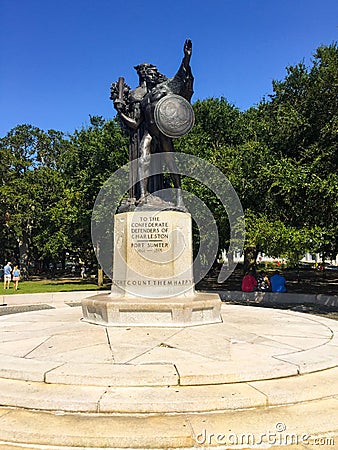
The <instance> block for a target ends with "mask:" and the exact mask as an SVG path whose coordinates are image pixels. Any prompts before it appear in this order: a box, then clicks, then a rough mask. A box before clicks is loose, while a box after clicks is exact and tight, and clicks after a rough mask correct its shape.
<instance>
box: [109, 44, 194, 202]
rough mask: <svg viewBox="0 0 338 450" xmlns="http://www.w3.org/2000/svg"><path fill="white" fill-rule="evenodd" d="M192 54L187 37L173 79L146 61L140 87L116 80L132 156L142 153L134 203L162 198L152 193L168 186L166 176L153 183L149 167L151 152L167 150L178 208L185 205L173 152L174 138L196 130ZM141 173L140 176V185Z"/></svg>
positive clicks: (165, 155) (115, 97) (133, 182)
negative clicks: (165, 182) (192, 129)
mask: <svg viewBox="0 0 338 450" xmlns="http://www.w3.org/2000/svg"><path fill="white" fill-rule="evenodd" d="M191 53H192V43H191V41H190V40H186V41H185V44H184V57H183V59H182V63H181V66H180V68H179V69H178V71H177V73H176V75H175V76H174V77H172V78H167V77H165V76H164V75H163V74H161V73H160V72H159V71H158V69H157V67H156V66H153V65H151V64H148V63H142V64H140V65H138V66H136V67H135V69H136V71H137V73H138V75H139V86H138V87H137V88H136V89H135V90H130V88H129V86H128V85H126V84H125V83H124V79H123V78H120V79H119V81H118V82H117V83H113V84H112V87H111V97H110V98H111V99H112V100H113V101H114V107H115V109H116V110H117V112H118V115H119V117H120V119H121V121H122V123H123V124H124V125H125V126H126V127H127V129H128V131H129V135H130V160H134V159H136V158H140V159H139V161H140V162H139V165H138V168H137V170H138V172H139V173H138V177H137V174H135V173H131V174H130V181H131V183H130V184H131V185H133V188H132V189H131V190H130V192H129V202H130V203H136V204H137V205H142V204H147V205H150V204H151V203H152V202H156V201H159V199H158V198H157V199H155V198H154V197H153V196H151V195H149V192H154V191H159V190H161V189H163V188H164V179H163V176H162V175H161V174H160V175H156V176H153V177H152V180H151V183H150V180H149V171H150V165H151V154H152V153H158V152H161V154H162V155H163V162H164V163H165V164H166V166H167V168H168V170H169V172H170V173H171V178H172V181H173V184H174V187H175V188H176V189H177V202H176V207H177V208H178V209H180V208H184V205H183V199H182V192H181V182H180V176H179V174H178V170H177V167H176V163H175V160H174V158H173V157H172V152H173V151H174V146H173V141H172V139H173V138H176V137H179V136H183V135H184V134H185V133H187V132H188V131H190V129H191V127H192V126H193V123H194V114H193V110H192V107H191V105H190V103H189V102H190V99H191V97H192V94H193V81H194V78H193V75H192V73H191V68H190V58H191ZM134 170H135V169H134ZM137 178H138V179H139V180H140V183H139V184H138V185H137V184H136V180H137ZM150 184H152V186H150Z"/></svg>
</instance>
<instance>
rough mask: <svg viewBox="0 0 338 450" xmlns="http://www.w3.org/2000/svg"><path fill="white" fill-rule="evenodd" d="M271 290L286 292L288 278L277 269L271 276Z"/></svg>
mask: <svg viewBox="0 0 338 450" xmlns="http://www.w3.org/2000/svg"><path fill="white" fill-rule="evenodd" d="M270 284H271V292H286V286H285V285H286V279H285V277H283V275H281V274H280V272H279V271H278V270H276V272H275V274H274V275H272V277H271V278H270Z"/></svg>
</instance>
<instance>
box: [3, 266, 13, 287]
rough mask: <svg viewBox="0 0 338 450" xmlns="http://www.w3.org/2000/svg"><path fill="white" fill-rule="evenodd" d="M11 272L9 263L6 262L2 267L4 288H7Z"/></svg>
mask: <svg viewBox="0 0 338 450" xmlns="http://www.w3.org/2000/svg"><path fill="white" fill-rule="evenodd" d="M11 273H12V267H11V263H10V262H8V263H7V264H6V265H5V267H4V289H9V286H10V284H11V278H12V277H11Z"/></svg>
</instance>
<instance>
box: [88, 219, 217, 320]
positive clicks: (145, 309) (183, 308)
mask: <svg viewBox="0 0 338 450" xmlns="http://www.w3.org/2000/svg"><path fill="white" fill-rule="evenodd" d="M220 308H221V300H220V298H219V296H218V294H202V293H196V292H195V288H194V279H193V259H192V229H191V216H190V214H187V213H183V212H179V211H144V212H143V211H137V212H126V213H121V214H117V215H116V216H115V223H114V256H113V279H112V290H111V294H109V295H107V294H102V295H96V296H95V297H90V298H87V299H85V300H83V301H82V310H83V315H84V320H86V321H88V322H91V323H97V324H101V325H106V326H109V325H112V326H116V325H120V326H131V325H138V326H144V325H146V326H170V327H172V326H189V325H197V324H205V323H216V322H221V316H220Z"/></svg>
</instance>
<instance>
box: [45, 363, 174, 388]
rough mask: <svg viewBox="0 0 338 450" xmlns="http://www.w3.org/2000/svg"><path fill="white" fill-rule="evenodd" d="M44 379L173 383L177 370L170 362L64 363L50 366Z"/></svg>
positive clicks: (117, 383) (81, 382)
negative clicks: (51, 367) (141, 363)
mask: <svg viewBox="0 0 338 450" xmlns="http://www.w3.org/2000/svg"><path fill="white" fill-rule="evenodd" d="M45 382H46V383H62V384H75V385H78V384H79V385H93V386H106V387H108V386H118V387H121V386H124V387H126V386H170V385H174V386H176V385H178V373H177V370H176V368H175V366H174V365H173V364H148V365H146V364H143V365H132V364H128V365H126V364H91V363H87V364H83V363H79V364H75V363H66V364H63V365H62V366H59V367H57V368H53V369H51V370H49V371H48V373H46V376H45Z"/></svg>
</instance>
